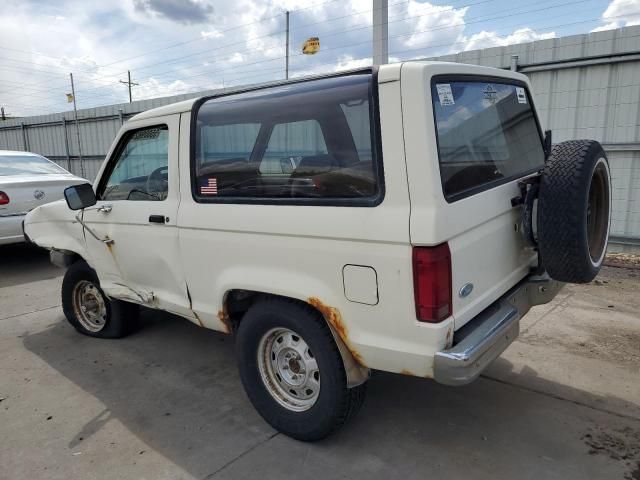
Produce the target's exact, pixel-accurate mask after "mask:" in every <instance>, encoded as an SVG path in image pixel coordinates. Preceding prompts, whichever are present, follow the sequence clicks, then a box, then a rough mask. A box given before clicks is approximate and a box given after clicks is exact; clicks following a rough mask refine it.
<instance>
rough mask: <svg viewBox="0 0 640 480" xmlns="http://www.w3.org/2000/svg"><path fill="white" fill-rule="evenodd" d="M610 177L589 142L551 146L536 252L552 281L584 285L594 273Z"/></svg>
mask: <svg viewBox="0 0 640 480" xmlns="http://www.w3.org/2000/svg"><path fill="white" fill-rule="evenodd" d="M610 179H611V174H610V170H609V162H608V160H607V156H606V154H605V153H604V150H603V149H602V146H601V145H600V144H599V143H598V142H596V141H593V140H575V141H568V142H562V143H559V144H558V145H555V146H554V147H553V149H552V152H551V155H550V157H549V160H548V161H547V164H546V166H545V168H544V171H543V173H542V179H541V181H540V194H539V200H538V232H537V233H538V248H539V250H540V259H541V262H542V266H543V267H544V268H545V270H546V271H547V272H548V274H549V276H550V277H551V278H553V279H555V280H558V281H562V282H570V283H588V282H590V281H592V280H593V279H594V278H595V276H596V275H597V274H598V272H599V271H600V267H601V266H602V262H603V261H604V257H605V253H606V250H607V243H608V239H609V227H610V217H611V180H610Z"/></svg>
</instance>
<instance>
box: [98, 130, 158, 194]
mask: <svg viewBox="0 0 640 480" xmlns="http://www.w3.org/2000/svg"><path fill="white" fill-rule="evenodd" d="M168 147H169V131H168V129H167V127H166V126H164V125H163V126H156V127H149V128H142V129H140V130H134V131H132V132H130V133H129V134H128V135H127V136H125V138H124V144H123V146H122V147H121V148H120V149H119V151H118V153H117V155H116V158H115V160H114V161H113V163H112V166H111V169H110V170H109V173H108V178H107V180H106V182H102V185H101V191H100V193H99V194H98V197H99V198H100V199H101V200H146V201H161V200H164V199H165V198H167V194H168V189H169V182H168V180H169V168H168V165H169V149H168Z"/></svg>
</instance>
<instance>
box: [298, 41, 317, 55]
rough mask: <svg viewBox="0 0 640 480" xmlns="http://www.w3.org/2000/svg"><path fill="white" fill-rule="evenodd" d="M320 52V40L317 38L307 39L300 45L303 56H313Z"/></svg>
mask: <svg viewBox="0 0 640 480" xmlns="http://www.w3.org/2000/svg"><path fill="white" fill-rule="evenodd" d="M319 51H320V39H319V38H318V37H311V38H308V39H307V40H306V41H305V42H304V43H303V44H302V53H304V54H305V55H313V54H316V53H318V52H319Z"/></svg>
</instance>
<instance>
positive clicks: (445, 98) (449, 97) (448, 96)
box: [436, 83, 456, 107]
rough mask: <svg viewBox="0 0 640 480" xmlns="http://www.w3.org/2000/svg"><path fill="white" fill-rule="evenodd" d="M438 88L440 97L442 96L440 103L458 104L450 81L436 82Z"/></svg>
mask: <svg viewBox="0 0 640 480" xmlns="http://www.w3.org/2000/svg"><path fill="white" fill-rule="evenodd" d="M436 88H437V89H438V98H440V105H442V106H443V107H446V106H447V105H455V104H456V102H455V101H454V100H453V92H452V91H451V85H449V84H448V83H438V84H436Z"/></svg>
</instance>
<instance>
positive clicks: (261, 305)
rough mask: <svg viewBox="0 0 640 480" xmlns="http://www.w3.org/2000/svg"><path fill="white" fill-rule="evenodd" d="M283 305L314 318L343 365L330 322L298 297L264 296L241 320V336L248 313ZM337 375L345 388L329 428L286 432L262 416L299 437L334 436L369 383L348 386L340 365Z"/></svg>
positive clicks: (357, 405) (309, 439)
mask: <svg viewBox="0 0 640 480" xmlns="http://www.w3.org/2000/svg"><path fill="white" fill-rule="evenodd" d="M283 308H284V309H292V310H296V311H297V313H298V315H305V316H307V317H308V318H309V319H311V320H312V321H315V322H316V323H317V325H318V326H319V327H320V331H321V332H322V334H323V337H324V340H325V341H326V343H325V345H327V346H328V348H329V349H330V354H331V355H334V356H335V358H336V359H337V360H338V361H339V364H340V365H341V366H342V357H341V356H340V350H339V349H338V345H337V344H336V342H335V339H334V337H333V334H332V332H331V330H330V329H329V326H328V325H327V322H326V321H325V319H324V317H323V316H322V314H321V313H320V312H319V311H318V310H316V309H315V308H313V307H312V306H310V305H307V304H305V303H302V302H300V301H297V300H293V299H288V298H265V299H263V300H261V301H259V302H256V303H255V304H254V305H252V306H251V308H250V309H249V311H247V313H246V314H245V317H244V318H243V320H242V321H241V322H240V326H239V331H238V338H242V335H243V332H242V330H243V327H244V328H247V327H246V325H248V322H246V321H245V320H246V319H247V317H246V315H251V311H252V310H253V311H260V312H261V313H263V312H278V311H281V309H283ZM338 374H339V376H340V377H341V378H340V382H341V383H342V385H343V388H342V391H341V392H340V393H339V395H338V404H337V406H336V409H335V411H336V415H335V416H334V418H333V419H332V420H331V423H330V425H329V428H325V429H321V430H316V431H313V429H308V430H306V431H304V432H302V431H297V432H296V431H283V430H282V429H281V428H279V427H278V425H274V423H272V422H271V421H270V419H269V418H266V417H264V415H263V417H264V418H265V420H266V421H267V422H268V423H270V424H271V425H272V426H273V427H274V428H276V429H278V430H280V431H282V432H283V433H285V434H286V435H289V436H291V437H293V438H296V439H298V440H302V441H307V442H313V441H318V440H321V439H323V438H326V437H328V436H329V435H332V434H333V433H335V432H336V431H337V430H339V429H340V428H342V427H343V426H344V425H345V424H347V423H348V422H349V421H350V420H351V419H352V418H353V417H355V416H356V414H357V413H358V412H359V411H360V409H361V407H362V405H363V404H364V399H365V396H366V391H367V384H366V382H365V383H363V384H362V385H358V386H356V387H352V388H347V377H346V373H345V371H344V368H343V367H342V368H340V371H339V372H338ZM242 377H243V383H244V382H245V378H244V376H242ZM245 388H246V385H245ZM267 394H268V393H267ZM252 402H253V400H252ZM254 406H256V407H257V405H255V403H254ZM259 412H260V410H259ZM260 413H262V412H260Z"/></svg>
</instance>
